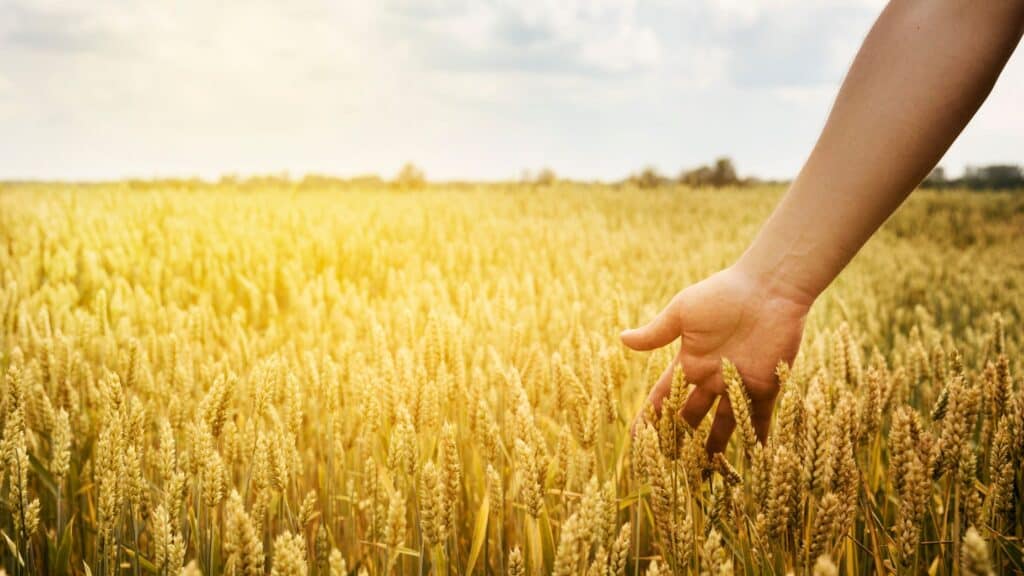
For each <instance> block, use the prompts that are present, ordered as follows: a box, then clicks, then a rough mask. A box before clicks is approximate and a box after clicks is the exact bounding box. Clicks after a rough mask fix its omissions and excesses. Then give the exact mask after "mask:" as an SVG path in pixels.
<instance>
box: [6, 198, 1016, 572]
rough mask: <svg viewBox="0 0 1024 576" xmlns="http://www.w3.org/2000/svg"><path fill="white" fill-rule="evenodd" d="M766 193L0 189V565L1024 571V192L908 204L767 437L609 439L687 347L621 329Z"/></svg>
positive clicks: (819, 325)
mask: <svg viewBox="0 0 1024 576" xmlns="http://www.w3.org/2000/svg"><path fill="white" fill-rule="evenodd" d="M782 191H783V190H782V189H781V188H777V187H754V188H744V189H726V190H718V191H714V190H691V189H684V188H662V189H657V190H639V189H632V188H618V189H616V188H611V187H605V186H598V185H571V184H556V185H553V186H540V187H533V186H527V185H497V184H494V185H486V186H470V185H452V186H442V185H429V186H427V187H426V188H425V189H422V190H397V189H391V188H389V187H387V186H386V185H381V184H377V185H369V186H363V187H359V186H353V187H350V188H349V189H334V188H331V187H329V186H326V185H324V186H319V187H318V186H315V185H314V186H308V185H299V184H297V183H294V182H292V183H289V182H287V181H274V180H267V181H261V182H257V183H250V184H245V183H232V182H224V183H221V184H217V185H212V184H201V183H199V184H196V183H192V184H190V183H184V182H177V183H175V182H167V183H149V184H144V185H143V184H129V183H112V184H104V185H89V186H73V185H66V184H61V185H47V184H24V185H18V184H6V185H0V374H2V377H0V387H2V388H0V422H2V443H0V452H2V454H0V456H2V458H0V460H2V462H0V482H2V483H0V532H2V539H3V542H0V564H2V567H3V568H4V570H6V573H7V574H9V575H15V574H38V573H53V574H89V575H94V576H101V575H108V574H126V575H127V574H131V575H149V574H158V575H161V576H162V575H167V574H179V573H184V574H200V573H201V574H207V575H214V574H235V575H245V576H250V575H257V574H265V573H272V574H280V575H307V574H309V575H330V576H339V575H342V574H369V575H379V574H445V575H447V574H509V575H514V576H523V575H541V574H544V575H546V574H557V575H581V576H582V575H586V576H613V575H623V574H647V575H651V576H653V575H665V574H709V575H725V574H779V575H782V574H787V573H793V574H797V575H800V574H815V575H829V574H863V573H884V574H922V573H927V574H930V575H935V576H939V575H951V574H965V575H968V574H989V573H1005V574H1013V573H1020V572H1022V571H1024V544H1022V538H1024V472H1022V469H1024V392H1022V383H1021V376H1020V375H1021V374H1022V371H1024V355H1022V352H1024V331H1022V328H1021V327H1022V322H1024V195H1021V194H993V193H966V192H956V191H944V192H927V191H922V192H918V193H916V194H915V195H914V196H913V197H912V198H911V199H910V200H909V201H908V203H907V204H906V205H905V206H903V207H902V208H901V209H900V210H899V211H898V212H897V213H896V215H895V216H894V217H893V218H892V219H891V220H890V221H889V222H888V223H887V224H886V225H885V226H884V227H883V228H882V230H881V231H880V232H879V233H878V234H877V235H876V236H875V238H873V239H872V240H871V241H870V242H869V243H868V245H867V246H866V247H865V249H864V250H863V251H862V253H861V254H860V255H859V256H857V258H856V259H855V260H854V261H853V262H852V263H851V265H850V266H849V267H848V268H847V269H846V270H845V271H844V272H843V274H842V275H841V276H840V277H839V279H838V280H837V281H836V283H835V284H834V285H833V286H832V287H830V288H829V289H828V291H826V292H825V294H824V295H822V297H821V298H819V300H818V302H817V303H816V304H815V306H814V308H813V311H812V313H811V315H810V316H809V317H808V319H807V328H806V332H805V334H804V341H803V346H802V348H801V351H800V354H799V356H798V357H797V359H796V361H795V362H794V364H793V365H792V366H789V367H786V366H783V367H780V370H779V375H780V380H781V382H782V391H781V393H780V396H779V401H778V404H777V406H776V411H775V420H774V423H773V425H772V432H771V435H770V436H769V439H768V441H767V443H765V444H761V443H758V442H757V441H756V439H755V437H754V435H753V432H752V430H750V423H749V421H745V420H744V419H743V417H742V409H741V408H737V413H738V414H740V415H741V416H740V418H739V421H738V427H737V431H736V433H735V434H734V435H733V437H732V439H731V441H730V445H729V447H728V449H727V450H726V452H725V453H724V454H723V455H717V456H715V457H713V458H711V457H709V456H708V455H707V454H706V452H705V451H704V440H705V438H706V435H707V433H708V425H709V423H710V422H709V421H707V420H706V421H705V423H704V424H702V426H701V427H699V428H697V429H691V428H690V427H689V426H688V425H686V424H685V423H684V422H683V421H682V419H681V418H679V417H678V416H677V415H674V414H673V413H672V411H671V410H666V411H665V412H664V414H665V416H664V417H662V418H659V419H653V420H651V421H650V422H646V421H644V420H641V421H640V424H638V425H637V426H636V428H635V434H631V426H632V424H633V422H634V417H635V416H636V415H638V414H643V413H644V400H645V398H646V396H647V392H648V390H649V389H650V387H651V385H652V384H653V382H654V381H655V380H656V379H657V377H658V375H659V374H660V373H661V372H662V371H663V370H664V369H665V367H666V366H667V365H669V363H670V362H671V359H672V357H673V355H674V350H669V349H663V350H659V351H656V352H652V353H638V352H632V351H629V350H627V349H626V348H625V347H624V346H623V345H622V344H621V343H620V341H619V337H618V335H619V332H620V331H621V330H622V329H623V328H626V327H629V326H636V325H639V324H641V323H643V322H646V321H647V320H648V319H650V318H651V317H652V316H653V315H654V314H655V313H656V312H657V311H658V310H660V309H661V307H662V306H664V305H665V303H666V302H667V301H668V299H669V298H670V297H671V296H672V295H673V294H675V293H676V292H677V291H678V290H679V289H681V288H683V287H685V286H686V285H688V284H690V283H692V282H696V281H698V280H701V279H702V278H704V277H706V276H707V275H709V274H711V273H713V272H715V271H717V270H720V269H722V268H723V267H726V266H728V265H730V264H731V263H732V262H733V261H734V260H735V259H736V258H737V257H738V256H739V255H740V253H741V252H742V251H743V249H744V248H745V247H746V245H747V244H748V243H749V241H750V240H751V239H752V238H753V236H754V234H755V233H756V232H757V230H758V227H759V226H760V223H761V222H762V221H763V220H764V218H765V217H766V216H767V215H768V214H769V212H770V211H771V209H772V207H773V206H774V204H775V202H776V201H777V200H778V198H779V196H780V194H781V193H782ZM733 384H734V386H733V387H732V389H733V390H734V391H736V390H740V391H741V390H742V386H741V385H739V384H740V383H739V382H733ZM688 388H689V385H688V384H687V382H686V378H685V366H683V370H682V371H681V372H677V374H676V380H675V382H674V385H673V392H672V396H671V397H670V398H669V400H668V402H669V403H668V406H675V405H681V402H682V401H683V400H684V399H685V395H686V394H687V391H688ZM731 398H732V403H733V405H734V406H743V405H745V403H746V399H745V398H743V397H736V396H733V397H731ZM673 403H680V404H673Z"/></svg>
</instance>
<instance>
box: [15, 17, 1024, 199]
mask: <svg viewBox="0 0 1024 576" xmlns="http://www.w3.org/2000/svg"><path fill="white" fill-rule="evenodd" d="M882 4H883V3H882V2H879V1H877V0H827V1H826V0H769V1H764V2H751V1H750V0H730V1H722V0H717V1H716V0H687V1H684V2H673V1H669V0H621V1H616V0H591V1H586V0H472V1H470V0H341V1H340V2H339V1H334V2H326V1H323V2H321V1H316V0H296V1H288V2H282V1H280V0H175V1H173V2H169V1H147V0H139V1H130V2H125V1H121V0H99V1H81V2H67V1H63V0H57V1H50V0H31V1H25V0H0V15H2V17H0V179H13V178H61V179H102V178H121V177H157V176H192V175H195V176H202V177H216V176H217V175H219V174H222V173H243V174H247V173H267V172H280V171H289V172H290V173H291V174H293V175H297V174H302V173H306V172H321V173H331V174H338V175H352V174H360V173H370V172H373V173H378V174H381V175H384V176H390V175H392V174H393V173H394V172H395V171H396V170H397V169H398V167H399V166H400V165H401V164H402V163H403V162H405V161H413V162H415V163H417V164H418V165H420V166H421V167H423V168H424V169H425V171H426V172H427V175H428V176H429V177H432V178H438V179H447V178H485V179H498V178H511V177H516V176H518V175H519V174H520V172H521V171H522V170H524V169H530V170H536V169H537V168H540V167H543V166H551V167H552V168H554V169H555V170H556V171H557V172H558V173H559V174H563V175H567V176H572V177H577V178H602V179H611V178H620V177H623V176H625V175H627V174H628V173H630V172H632V171H635V170H637V169H639V168H641V167H643V166H644V165H647V164H651V165H654V166H656V167H658V168H659V169H661V170H662V171H664V172H666V173H669V174H675V173H677V172H678V171H679V170H680V169H681V168H684V167H688V166H693V165H696V164H699V163H703V162H707V161H710V160H711V159H712V158H714V157H715V156H718V155H723V154H728V155H731V156H733V157H734V159H735V160H736V163H737V164H738V166H739V169H740V171H741V172H742V173H744V174H756V175H760V176H764V177H776V178H786V177H790V176H792V175H793V174H794V173H795V171H796V170H797V169H798V168H799V166H800V164H801V162H802V161H803V159H804V157H805V156H806V154H807V152H808V151H809V150H810V147H811V145H812V144H813V142H814V138H815V137H816V135H817V131H818V130H819V129H820V127H821V125H822V123H823V121H824V119H825V116H826V114H827V113H828V109H829V106H830V104H831V100H832V98H833V96H834V95H835V92H836V90H837V89H838V85H839V82H840V81H841V80H842V76H843V73H844V72H845V69H846V67H847V65H848V64H849V62H850V61H851V60H852V58H853V56H854V53H855V51H856V49H857V46H858V45H859V42H860V40H861V39H862V38H863V36H864V34H865V33H866V32H867V29H868V27H869V26H870V24H871V22H872V21H873V19H874V17H875V16H876V15H877V13H878V12H879V11H880V10H881V7H882ZM1021 102H1024V57H1022V56H1021V55H1020V54H1017V55H1015V57H1014V58H1013V59H1012V60H1011V61H1010V63H1009V65H1008V66H1007V69H1006V71H1005V72H1004V74H1003V77H1002V78H1001V80H1000V81H999V83H998V84H997V86H996V88H995V91H994V92H993V94H992V96H991V97H990V98H989V100H988V102H987V103H986V104H985V106H984V107H983V108H982V110H981V112H980V113H979V114H978V116H977V117H976V118H975V120H974V122H973V123H972V124H971V126H970V127H968V129H967V130H966V132H965V133H964V134H963V135H962V136H961V138H960V140H959V141H958V142H957V144H956V145H954V147H953V149H952V150H951V151H950V152H949V154H948V155H947V157H946V159H945V160H944V161H943V164H944V165H945V166H946V167H947V169H950V170H951V171H952V172H954V173H958V172H959V171H960V170H961V169H962V167H963V165H964V164H967V163H974V164H978V163H990V162H1013V163H1024V112H1022V111H1021V107H1020V103H1021Z"/></svg>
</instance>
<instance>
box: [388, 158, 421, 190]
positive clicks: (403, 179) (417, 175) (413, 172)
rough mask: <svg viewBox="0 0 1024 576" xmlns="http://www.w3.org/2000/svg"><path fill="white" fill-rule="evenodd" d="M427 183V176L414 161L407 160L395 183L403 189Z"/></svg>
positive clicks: (415, 187)
mask: <svg viewBox="0 0 1024 576" xmlns="http://www.w3.org/2000/svg"><path fill="white" fill-rule="evenodd" d="M426 184H427V177H426V176H425V175H424V174H423V170H420V169H419V168H417V167H416V165H415V164H413V163H412V162H407V163H406V164H405V166H402V169H401V170H399V171H398V175H396V176H395V185H396V186H398V187H399V188H401V189H403V190H412V189H418V188H423V187H424V186H426Z"/></svg>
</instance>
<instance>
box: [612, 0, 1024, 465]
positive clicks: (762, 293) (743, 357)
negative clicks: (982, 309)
mask: <svg viewBox="0 0 1024 576" xmlns="http://www.w3.org/2000/svg"><path fill="white" fill-rule="evenodd" d="M1022 34H1024V1H1021V0H987V1H985V2H972V1H969V0H893V1H892V2H890V3H889V5H888V6H887V7H886V8H885V10H883V12H882V14H881V15H880V16H879V18H878V20H877V21H876V22H875V24H874V26H873V27H872V29H871V31H870V32H869V34H868V36H867V37H866V38H865V40H864V43H863V45H862V46H861V48H860V51H859V52H858V54H857V57H856V59H855V60H854V62H853V64H852V66H851V67H850V70H849V72H848V73H847V76H846V79H845V80H844V81H843V85H842V87H841V88H840V91H839V94H838V96H837V97H836V100H835V103H834V104H833V107H832V111H831V113H830V114H829V118H828V121H827V122H826V123H825V127H824V129H823V130H822V133H821V135H820V136H819V138H818V142H817V144H816V145H815V146H814V149H813V151H812V152H811V155H810V157H809V158H808V159H807V162H806V163H805V164H804V166H803V168H802V169H801V171H800V173H799V175H798V176H797V177H796V179H795V180H794V181H793V183H792V185H791V186H790V188H789V190H788V191H787V192H786V194H785V196H784V197H783V198H782V200H781V201H780V202H779V205H778V206H777V207H776V208H775V211H774V212H773V213H772V215H771V216H770V217H769V219H768V221H767V222H766V223H765V224H764V227H763V228H762V229H761V231H760V232H759V233H758V235H757V237H756V238H755V239H754V242H753V243H752V244H751V245H750V247H749V248H748V249H747V251H746V252H745V253H744V254H743V256H741V257H740V259H739V261H738V262H736V264H734V265H733V266H731V267H729V268H727V269H725V270H723V271H721V272H718V273H717V274H715V275H713V276H710V277H708V278H707V279H705V280H702V281H701V282H698V283H697V284H694V285H692V286H689V287H687V288H685V289H684V290H682V291H681V292H679V293H678V294H676V296H675V297H674V298H672V301H671V302H670V303H669V305H668V306H667V307H666V308H665V309H664V310H662V312H661V313H660V314H659V315H658V316H657V317H656V318H655V319H654V320H652V321H651V322H650V323H649V324H647V325H646V326H643V327H641V328H637V329H632V330H626V331H625V332H623V333H622V341H623V342H624V343H625V344H626V345H627V346H629V347H630V348H633V349H634V350H653V349H655V348H660V347H662V346H667V345H669V344H671V343H673V342H675V341H676V340H677V339H680V338H681V344H680V349H679V353H678V354H677V355H676V358H675V360H674V362H673V365H672V366H669V367H668V368H667V369H666V371H665V373H664V374H663V375H662V377H661V378H660V379H659V380H658V382H657V383H656V384H655V385H654V387H653V389H652V390H651V393H650V396H649V400H650V401H651V402H652V403H653V404H654V406H655V409H656V410H660V406H661V402H662V400H663V399H664V398H665V397H666V396H667V395H668V392H669V390H668V389H669V385H670V384H671V373H672V370H673V368H674V366H675V363H679V362H681V363H682V365H683V368H684V370H685V372H686V375H687V380H689V381H690V382H692V383H693V384H695V385H696V388H695V390H694V393H693V394H691V396H690V398H689V400H688V402H687V404H686V405H685V406H684V408H683V417H684V418H685V419H686V420H687V422H689V423H690V424H691V425H694V426H696V425H697V424H699V423H700V421H701V420H703V418H704V417H705V416H706V415H707V413H708V411H709V410H710V409H711V406H712V405H713V404H714V401H715V399H716V398H718V397H719V396H720V397H721V401H720V402H719V403H718V408H717V410H716V412H715V415H714V420H713V422H712V427H711V434H710V436H709V438H708V450H709V451H711V452H717V451H722V450H724V449H725V446H726V444H727V443H728V440H729V437H730V435H731V434H732V431H733V429H734V428H735V420H734V418H733V414H732V407H731V405H730V403H729V399H728V397H727V396H725V395H724V394H723V392H724V388H725V386H724V384H723V382H722V374H721V359H722V358H728V359H729V360H731V361H732V362H733V363H734V364H735V365H736V368H737V369H738V370H739V372H740V375H741V376H742V377H743V380H744V384H745V385H746V388H747V392H748V394H749V396H750V399H751V412H752V418H753V420H754V427H755V429H756V431H757V434H758V437H759V438H760V439H761V440H762V441H764V439H765V438H766V437H767V435H768V428H769V424H770V421H771V414H772V410H773V408H774V406H775V398H776V396H777V395H778V390H779V385H778V382H777V380H776V377H775V367H776V365H777V364H778V362H779V361H780V360H781V361H784V362H787V363H791V362H792V361H793V359H794V358H795V357H796V354H797V351H798V349H799V347H800V339H801V336H802V334H803V326H804V318H805V317H806V315H807V312H808V311H809V310H810V308H811V306H812V305H813V304H814V301H815V300H816V299H817V297H818V296H819V295H820V294H821V293H822V291H824V290H825V288H826V287H828V285H829V284H830V283H831V282H832V280H834V279H835V277H836V276H837V275H838V274H839V273H840V272H841V271H842V270H843V268H844V267H845V266H846V265H847V263H849V261H850V260H851V259H852V258H853V256H854V255H855V254H856V253H857V252H858V251H859V250H860V248H861V247H862V246H863V245H864V243H865V242H867V240H868V238H870V237H871V235H872V234H873V233H874V232H875V231H876V230H877V229H878V227H879V226H881V225H882V223H883V222H884V221H885V220H886V219H887V218H888V217H889V216H890V215H891V214H892V212H893V211H894V210H896V208H897V207H899V205H900V204H901V203H902V202H903V201H904V200H905V199H906V197H907V196H908V195H909V194H910V193H911V191H913V189H914V188H915V187H916V186H917V185H918V184H919V183H920V182H921V180H922V179H923V178H924V177H925V176H926V175H927V174H928V172H929V171H930V170H931V169H932V168H933V167H934V166H935V164H936V163H937V162H938V161H939V159H941V157H942V155H943V153H945V151H946V150H947V149H948V148H949V146H950V145H951V144H952V143H953V141H954V140H955V139H956V137H957V136H958V135H959V134H960V132H961V131H962V130H963V128H964V126H966V125H967V122H968V121H970V119H971V118H972V117H973V116H974V113H975V112H976V111H977V110H978V108H979V107H980V106H981V104H982V102H984V100H985V98H986V97H987V96H988V94H989V92H990V91H991V89H992V86H993V85H994V84H995V81H996V79H997V78H998V77H999V74H1000V72H1001V71H1002V69H1003V67H1004V65H1005V64H1006V62H1007V60H1009V58H1010V55H1011V54H1012V53H1013V51H1014V48H1015V47H1016V46H1017V44H1018V43H1019V42H1020V39H1021V35H1022Z"/></svg>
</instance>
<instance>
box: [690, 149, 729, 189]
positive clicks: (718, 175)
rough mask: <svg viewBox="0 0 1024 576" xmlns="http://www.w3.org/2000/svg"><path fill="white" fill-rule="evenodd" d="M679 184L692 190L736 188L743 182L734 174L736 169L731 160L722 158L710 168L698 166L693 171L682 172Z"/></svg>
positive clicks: (725, 157)
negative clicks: (692, 188) (691, 187)
mask: <svg viewBox="0 0 1024 576" xmlns="http://www.w3.org/2000/svg"><path fill="white" fill-rule="evenodd" d="M679 183H680V184H685V185H687V186H693V187H694V188H706V187H711V188H722V187H724V186H737V185H740V184H743V180H741V179H740V177H739V176H738V175H737V174H736V167H735V166H734V165H733V163H732V159H730V158H729V157H727V156H723V157H721V158H719V159H717V160H715V163H714V164H713V165H711V166H698V167H697V168H694V169H693V170H684V171H683V172H682V173H681V174H680V175H679Z"/></svg>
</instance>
